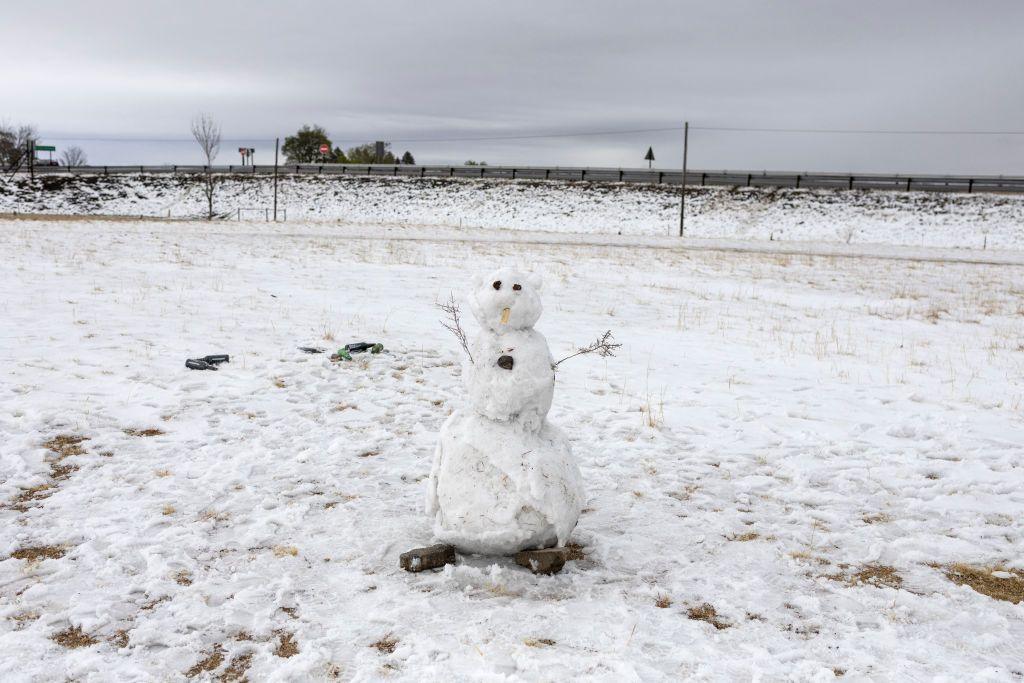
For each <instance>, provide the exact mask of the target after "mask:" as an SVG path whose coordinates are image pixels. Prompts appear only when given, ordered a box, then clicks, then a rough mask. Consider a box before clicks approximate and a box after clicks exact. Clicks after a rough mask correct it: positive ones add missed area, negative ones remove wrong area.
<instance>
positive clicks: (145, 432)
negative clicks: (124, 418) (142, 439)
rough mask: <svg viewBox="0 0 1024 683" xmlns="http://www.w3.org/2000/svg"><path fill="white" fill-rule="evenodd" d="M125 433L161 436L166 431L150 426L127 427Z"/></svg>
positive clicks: (129, 434)
mask: <svg viewBox="0 0 1024 683" xmlns="http://www.w3.org/2000/svg"><path fill="white" fill-rule="evenodd" d="M124 433H125V434H127V435H128V436H160V435H161V434H164V433H165V432H164V430H162V429H157V428H156V427H149V428H148V429H125V430H124Z"/></svg>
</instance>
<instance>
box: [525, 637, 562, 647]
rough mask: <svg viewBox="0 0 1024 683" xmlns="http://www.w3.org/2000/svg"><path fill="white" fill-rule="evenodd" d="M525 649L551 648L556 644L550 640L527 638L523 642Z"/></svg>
mask: <svg viewBox="0 0 1024 683" xmlns="http://www.w3.org/2000/svg"><path fill="white" fill-rule="evenodd" d="M523 643H524V644H525V645H526V647H551V646H552V645H557V643H556V642H555V641H553V640H551V639H550V638H527V639H525V640H524V641H523Z"/></svg>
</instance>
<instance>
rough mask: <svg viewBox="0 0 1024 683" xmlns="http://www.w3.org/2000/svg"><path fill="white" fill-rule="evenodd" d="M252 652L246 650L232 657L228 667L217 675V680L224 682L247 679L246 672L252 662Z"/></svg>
mask: <svg viewBox="0 0 1024 683" xmlns="http://www.w3.org/2000/svg"><path fill="white" fill-rule="evenodd" d="M252 654H253V653H251V652H246V653H245V654H241V655H238V656H237V657H235V658H234V659H232V660H231V663H230V664H229V665H228V668H227V669H225V670H224V673H222V674H221V675H220V676H218V677H217V680H218V681H221V682H222V683H230V682H232V681H244V680H247V679H246V678H245V672H246V671H248V670H249V666H250V665H251V664H252Z"/></svg>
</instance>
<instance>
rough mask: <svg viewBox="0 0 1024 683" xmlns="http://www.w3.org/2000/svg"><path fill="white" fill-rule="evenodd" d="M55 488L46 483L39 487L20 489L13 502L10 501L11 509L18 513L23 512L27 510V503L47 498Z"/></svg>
mask: <svg viewBox="0 0 1024 683" xmlns="http://www.w3.org/2000/svg"><path fill="white" fill-rule="evenodd" d="M55 488H56V487H55V486H54V485H53V484H52V483H50V482H47V483H45V484H40V485H39V486H33V487H32V488H28V489H22V490H21V493H19V494H18V495H17V496H15V497H14V500H12V501H11V508H13V509H14V510H17V511H18V512H25V511H27V510H28V508H29V503H34V502H36V501H40V500H44V499H46V498H49V497H50V495H51V494H52V493H53V489H55Z"/></svg>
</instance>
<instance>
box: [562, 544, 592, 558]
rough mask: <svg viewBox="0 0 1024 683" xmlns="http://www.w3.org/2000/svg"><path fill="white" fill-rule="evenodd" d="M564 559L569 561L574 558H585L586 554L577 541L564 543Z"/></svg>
mask: <svg viewBox="0 0 1024 683" xmlns="http://www.w3.org/2000/svg"><path fill="white" fill-rule="evenodd" d="M565 559H566V560H567V561H569V562H573V561H576V560H585V559H587V554H586V553H585V552H583V546H581V545H580V544H579V543H566V544H565Z"/></svg>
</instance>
